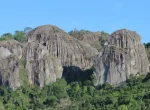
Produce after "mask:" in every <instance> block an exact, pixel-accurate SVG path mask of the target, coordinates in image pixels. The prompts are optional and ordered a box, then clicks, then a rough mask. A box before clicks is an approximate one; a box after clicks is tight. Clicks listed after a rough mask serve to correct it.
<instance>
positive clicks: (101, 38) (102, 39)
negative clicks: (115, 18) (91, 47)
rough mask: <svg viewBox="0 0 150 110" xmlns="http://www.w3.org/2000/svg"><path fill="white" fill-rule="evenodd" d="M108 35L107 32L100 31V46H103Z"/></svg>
mask: <svg viewBox="0 0 150 110" xmlns="http://www.w3.org/2000/svg"><path fill="white" fill-rule="evenodd" d="M108 37H109V34H108V33H106V32H104V31H102V32H101V37H100V39H99V41H100V43H101V46H102V47H103V46H104V44H105V42H106V40H107V38H108Z"/></svg>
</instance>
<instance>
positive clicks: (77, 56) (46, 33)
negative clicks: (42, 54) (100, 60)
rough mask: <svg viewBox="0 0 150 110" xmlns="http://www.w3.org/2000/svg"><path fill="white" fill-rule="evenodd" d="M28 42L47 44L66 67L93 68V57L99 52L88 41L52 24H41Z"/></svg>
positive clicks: (29, 37) (49, 49)
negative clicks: (72, 35)
mask: <svg viewBox="0 0 150 110" xmlns="http://www.w3.org/2000/svg"><path fill="white" fill-rule="evenodd" d="M28 42H38V43H40V44H42V45H43V46H45V47H46V48H47V50H48V51H49V54H50V55H52V56H54V57H57V58H58V59H60V60H61V63H62V65H63V66H65V67H70V66H75V67H79V68H80V69H88V68H91V66H92V65H93V57H94V56H95V55H97V54H98V51H97V50H96V49H95V48H93V47H91V46H90V45H89V44H88V43H85V42H82V41H80V40H78V39H75V38H73V37H71V36H70V35H68V34H67V33H65V32H64V31H63V30H61V29H59V28H58V27H55V26H52V25H44V26H40V27H37V28H36V29H34V30H33V31H31V32H30V33H29V34H28Z"/></svg>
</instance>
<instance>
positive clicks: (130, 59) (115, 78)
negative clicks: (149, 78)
mask: <svg viewBox="0 0 150 110" xmlns="http://www.w3.org/2000/svg"><path fill="white" fill-rule="evenodd" d="M94 68H95V74H96V78H97V82H96V85H98V84H103V83H105V82H108V83H110V84H111V85H118V84H120V83H121V82H124V81H126V80H127V79H128V78H129V77H130V75H131V74H133V75H137V74H139V75H141V74H147V72H148V71H149V62H148V58H147V54H146V52H145V48H144V45H142V44H141V38H140V36H139V35H138V34H137V33H136V32H135V31H129V30H126V29H121V30H117V31H115V32H113V33H112V34H111V35H110V37H109V38H108V39H107V42H106V43H105V46H104V48H103V50H102V52H100V54H99V55H97V56H96V57H95V59H94Z"/></svg>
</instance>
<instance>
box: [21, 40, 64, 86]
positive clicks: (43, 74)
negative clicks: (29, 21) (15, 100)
mask: <svg viewBox="0 0 150 110" xmlns="http://www.w3.org/2000/svg"><path fill="white" fill-rule="evenodd" d="M24 47H25V48H24V52H25V53H24V55H25V59H26V70H27V74H28V79H29V83H30V84H34V85H38V86H40V87H43V86H44V85H46V84H49V83H50V82H55V81H56V79H57V78H61V76H62V72H63V68H62V65H61V62H60V60H58V59H57V58H56V57H54V56H52V55H49V52H48V50H47V49H46V47H45V46H43V45H42V44H39V43H36V42H29V43H27V44H26V45H25V46H24Z"/></svg>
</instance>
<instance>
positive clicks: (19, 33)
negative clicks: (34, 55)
mask: <svg viewBox="0 0 150 110" xmlns="http://www.w3.org/2000/svg"><path fill="white" fill-rule="evenodd" d="M14 39H15V40H17V41H19V42H24V41H26V40H27V37H26V35H25V34H24V32H23V31H15V34H14Z"/></svg>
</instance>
